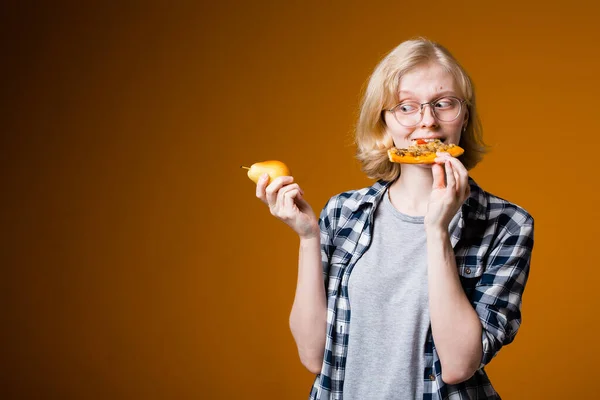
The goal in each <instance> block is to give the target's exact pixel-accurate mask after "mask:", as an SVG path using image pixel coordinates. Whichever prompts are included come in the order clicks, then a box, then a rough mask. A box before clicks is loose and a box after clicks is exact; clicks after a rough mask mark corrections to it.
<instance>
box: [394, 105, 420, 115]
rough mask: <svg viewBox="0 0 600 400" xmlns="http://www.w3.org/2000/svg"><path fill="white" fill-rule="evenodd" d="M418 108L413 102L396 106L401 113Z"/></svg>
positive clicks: (407, 112)
mask: <svg viewBox="0 0 600 400" xmlns="http://www.w3.org/2000/svg"><path fill="white" fill-rule="evenodd" d="M418 109H419V104H418V103H414V102H407V103H402V104H400V105H399V106H398V110H399V111H400V112H401V113H403V114H410V113H414V112H415V111H417V110H418Z"/></svg>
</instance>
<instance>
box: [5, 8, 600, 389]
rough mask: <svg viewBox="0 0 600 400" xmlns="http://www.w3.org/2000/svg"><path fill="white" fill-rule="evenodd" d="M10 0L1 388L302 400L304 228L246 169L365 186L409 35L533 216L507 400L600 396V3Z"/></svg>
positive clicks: (324, 189) (495, 370) (506, 353)
mask: <svg viewBox="0 0 600 400" xmlns="http://www.w3.org/2000/svg"><path fill="white" fill-rule="evenodd" d="M13 3H14V4H13V5H7V2H4V3H3V6H2V10H1V12H0V15H1V18H2V20H1V21H0V30H1V31H0V32H1V40H2V62H1V64H2V65H1V67H0V68H2V81H3V83H2V89H1V90H0V92H1V94H0V96H1V101H2V103H1V110H2V111H1V112H2V118H1V122H0V123H1V124H2V127H1V143H0V145H1V152H0V168H1V170H0V171H1V173H2V177H1V179H2V195H1V199H2V200H1V204H0V218H1V221H0V222H1V226H2V241H1V243H2V245H1V246H2V248H1V251H0V257H1V259H0V263H1V264H0V265H1V266H2V278H1V279H0V282H1V283H0V289H1V293H2V297H3V298H4V300H3V303H2V304H3V307H2V313H0V315H1V316H0V321H1V323H2V325H1V326H2V329H1V334H0V335H1V336H0V339H2V340H1V343H2V353H1V354H0V358H1V360H2V362H1V363H0V364H1V365H2V367H0V368H2V373H1V375H0V380H1V382H0V390H1V393H0V397H1V398H2V399H30V398H35V399H306V398H307V395H308V392H309V388H310V385H311V383H312V376H311V374H310V373H309V372H307V371H306V370H305V369H304V367H302V365H301V364H300V362H299V360H298V357H297V354H296V348H295V344H294V342H293V339H292V336H291V334H290V332H289V329H288V314H289V311H290V307H291V304H292V299H293V295H294V289H295V283H296V282H295V281H296V262H297V246H298V240H297V238H296V237H295V235H294V234H293V233H292V231H291V230H290V229H288V228H287V227H286V226H284V225H283V224H282V223H280V222H279V221H276V220H275V219H274V218H272V217H271V216H270V214H269V213H268V211H267V210H266V208H265V207H264V206H263V204H262V203H261V202H260V201H258V200H257V199H256V198H255V197H254V185H253V183H252V182H251V181H250V180H248V179H247V177H246V175H245V172H244V171H243V170H240V169H239V166H240V164H246V165H250V164H252V163H253V162H256V161H262V160H266V159H280V160H282V161H284V162H286V163H287V164H288V165H289V166H290V167H291V168H292V171H294V174H295V176H296V178H297V181H299V182H300V183H301V185H302V187H303V188H304V190H305V192H306V198H307V199H308V200H309V201H310V202H311V204H312V205H313V208H314V209H315V210H317V211H318V210H320V208H321V207H322V206H323V205H324V203H325V201H326V200H327V199H328V198H329V197H330V196H332V195H334V194H336V193H339V192H340V191H344V190H348V189H352V188H359V187H363V186H365V185H369V184H370V183H371V181H369V180H367V179H366V178H365V177H364V176H363V175H362V173H361V171H360V169H359V166H358V164H357V162H356V161H355V160H354V147H353V146H352V137H351V133H352V127H353V124H354V123H355V120H356V116H357V110H358V103H359V98H360V94H361V90H362V88H363V85H364V84H365V82H366V80H367V78H368V76H369V74H370V73H371V71H372V70H373V68H374V67H375V65H376V64H377V62H378V61H379V60H380V59H381V57H383V55H384V54H385V53H387V52H388V51H390V50H391V49H392V48H393V47H395V46H396V45H397V44H398V43H400V42H401V41H403V40H405V39H408V38H411V37H414V36H417V35H424V36H427V37H429V38H431V39H433V40H437V41H440V42H441V43H442V44H444V45H445V46H446V47H448V48H449V49H450V50H451V51H452V52H453V53H454V54H455V56H456V57H457V58H458V59H459V60H460V61H461V62H462V64H463V65H464V66H465V67H466V69H467V70H468V71H469V72H470V74H471V75H472V77H473V79H474V81H475V83H476V88H477V93H478V96H479V103H480V110H481V114H482V120H483V124H484V129H485V137H486V139H487V142H488V143H489V144H490V145H492V146H493V151H492V153H491V154H489V155H488V156H487V157H486V158H485V159H484V161H483V162H482V163H481V164H480V165H479V166H478V167H476V168H475V169H474V170H473V171H472V176H473V177H474V178H475V179H476V181H477V182H478V183H479V184H481V185H482V186H483V187H484V188H486V189H487V190H488V191H491V192H492V193H495V194H497V195H499V196H501V197H504V198H507V199H509V200H511V201H513V202H516V203H518V204H520V205H521V206H523V207H525V208H526V209H527V210H528V211H529V212H531V213H532V214H533V216H534V217H535V219H536V232H535V241H536V244H535V249H534V255H533V263H532V269H531V275H530V281H529V284H528V287H527V290H526V292H525V297H524V304H523V316H524V317H523V326H522V329H521V331H520V333H519V335H518V336H517V339H516V341H515V342H514V343H513V344H512V345H510V346H508V347H506V348H505V349H503V350H502V351H501V353H500V354H499V356H498V357H497V358H496V359H495V360H494V361H493V362H492V363H491V364H490V366H489V368H488V373H489V375H490V376H491V378H492V382H493V383H494V385H495V387H496V388H497V390H498V391H499V392H500V394H501V395H502V396H503V398H505V399H523V400H525V399H527V400H529V399H583V398H585V399H590V398H600V396H599V395H598V394H597V389H596V387H595V385H596V383H595V380H596V378H595V376H596V363H597V358H598V356H599V351H598V340H597V337H596V336H597V333H598V328H599V325H598V318H597V314H598V306H599V305H600V302H599V301H598V289H597V282H598V279H599V278H600V272H599V268H598V257H597V255H596V251H595V250H596V249H597V248H598V243H597V238H598V235H597V227H598V225H599V224H600V212H599V209H598V204H599V203H600V196H599V192H598V178H597V176H598V175H597V170H598V163H597V161H596V159H597V157H596V156H595V155H596V153H597V149H596V148H595V147H596V146H595V144H593V143H597V139H596V136H597V134H598V128H597V123H596V122H597V121H596V118H597V115H598V96H599V95H600V90H599V89H600V87H599V83H598V82H599V79H598V71H600V61H599V55H598V40H599V39H600V29H599V23H598V21H597V17H598V15H599V14H598V7H596V8H592V7H591V6H588V5H584V4H585V3H583V2H581V3H578V2H577V1H570V2H566V3H565V2H557V5H553V3H550V2H543V3H539V4H529V3H526V2H523V3H521V2H516V1H515V2H502V4H495V5H489V4H488V5H484V4H481V3H482V2H479V1H471V2H460V1H456V2H448V1H446V2H389V1H388V2H380V3H373V2H371V3H368V5H367V2H352V1H350V2H349V1H344V2H341V1H336V2H322V3H320V2H314V3H311V4H309V3H306V2H290V3H286V4H285V5H284V4H283V2H271V3H269V5H267V2H264V3H261V2H250V1H248V2H204V3H199V2H191V1H189V2H187V1H179V2H167V1H164V2H162V3H151V2H142V1H140V2H138V3H136V2H133V1H128V2H123V3H124V4H117V3H119V2H73V3H72V4H67V3H63V4H62V5H60V4H58V3H57V2H38V3H40V4H38V5H36V6H33V5H28V3H29V2H20V3H19V2H13ZM79 3H81V4H80V5H78V4H79ZM83 3H87V4H86V5H85V6H83V5H82V4H83ZM259 3H260V4H259ZM495 3H500V2H495ZM51 4H52V5H51ZM559 4H560V6H559ZM590 143H591V144H592V145H591V146H590V147H589V148H590V149H591V156H587V155H586V153H583V152H582V151H580V150H569V151H568V152H567V155H566V156H565V155H563V154H564V153H562V152H561V153H559V152H558V151H557V150H556V148H555V147H553V146H554V145H560V146H568V147H571V146H573V145H577V146H579V145H581V144H583V145H584V146H586V147H588V144H590Z"/></svg>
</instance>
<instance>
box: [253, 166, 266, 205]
mask: <svg viewBox="0 0 600 400" xmlns="http://www.w3.org/2000/svg"><path fill="white" fill-rule="evenodd" d="M268 183H269V174H267V173H266V172H265V173H264V174H262V175H261V176H260V178H259V179H258V182H256V197H258V198H259V199H260V200H261V201H263V202H264V203H266V202H267V194H266V193H265V189H266V188H267V184H268Z"/></svg>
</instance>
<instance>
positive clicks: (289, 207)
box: [281, 188, 300, 218]
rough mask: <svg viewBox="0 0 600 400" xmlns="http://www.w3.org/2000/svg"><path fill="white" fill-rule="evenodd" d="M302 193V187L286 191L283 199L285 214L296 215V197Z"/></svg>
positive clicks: (289, 216)
mask: <svg viewBox="0 0 600 400" xmlns="http://www.w3.org/2000/svg"><path fill="white" fill-rule="evenodd" d="M299 195H300V188H294V189H291V190H288V191H286V192H285V195H284V196H283V199H282V200H281V202H282V205H283V213H282V214H283V216H285V217H286V218H291V217H292V216H293V215H294V211H296V210H297V206H296V202H295V201H294V199H295V198H296V197H297V196H299Z"/></svg>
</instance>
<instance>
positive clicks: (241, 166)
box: [240, 165, 250, 169]
mask: <svg viewBox="0 0 600 400" xmlns="http://www.w3.org/2000/svg"><path fill="white" fill-rule="evenodd" d="M240 168H244V169H250V168H248V167H244V166H243V165H240Z"/></svg>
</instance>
